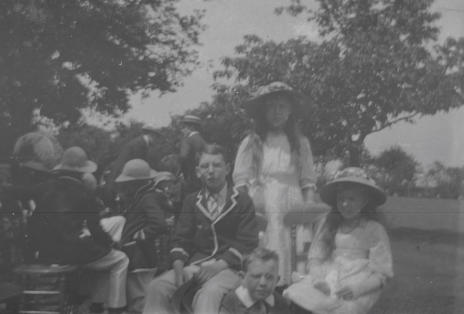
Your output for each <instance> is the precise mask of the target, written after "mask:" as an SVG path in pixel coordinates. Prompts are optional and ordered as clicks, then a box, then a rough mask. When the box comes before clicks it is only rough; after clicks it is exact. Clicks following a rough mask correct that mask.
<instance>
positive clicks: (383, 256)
mask: <svg viewBox="0 0 464 314" xmlns="http://www.w3.org/2000/svg"><path fill="white" fill-rule="evenodd" d="M372 239H373V240H374V241H375V242H376V243H375V245H374V246H372V247H371V248H370V249H369V268H370V269H371V270H372V272H373V273H377V274H380V275H381V276H380V277H381V279H382V280H383V282H385V281H386V279H387V278H391V277H393V258H392V253H391V247H390V240H389V238H388V234H387V232H386V231H385V228H384V227H383V226H382V225H381V224H379V223H375V228H374V234H373V235H372Z"/></svg>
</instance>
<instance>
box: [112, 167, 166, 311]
mask: <svg viewBox="0 0 464 314" xmlns="http://www.w3.org/2000/svg"><path fill="white" fill-rule="evenodd" d="M167 180H171V177H168V176H167V174H166V173H162V172H157V171H155V170H153V169H151V168H150V166H149V164H148V163H147V162H146V161H144V160H142V159H132V160H129V161H128V162H126V164H125V165H124V167H123V169H122V172H121V174H120V175H119V176H118V177H117V178H116V180H115V182H116V187H117V190H118V192H119V194H120V195H121V199H122V201H123V204H124V208H125V209H124V211H123V214H124V217H125V224H124V228H123V230H122V236H121V240H120V244H121V247H122V250H123V251H124V252H126V254H127V255H128V257H129V260H130V264H129V271H130V273H129V276H128V281H127V294H128V310H129V311H130V313H134V314H135V313H141V311H142V309H143V305H144V299H145V288H146V286H147V285H148V283H149V282H150V281H151V279H152V278H153V276H154V275H155V274H156V273H159V272H162V271H164V270H166V268H167V267H168V260H167V259H168V258H169V255H168V254H169V252H168V247H169V243H168V242H169V239H170V233H171V229H172V225H173V223H174V220H173V218H172V216H173V214H172V210H171V207H170V204H169V202H168V199H167V197H166V195H165V194H164V192H163V191H161V190H159V189H157V188H156V185H162V184H163V183H162V182H165V181H167Z"/></svg>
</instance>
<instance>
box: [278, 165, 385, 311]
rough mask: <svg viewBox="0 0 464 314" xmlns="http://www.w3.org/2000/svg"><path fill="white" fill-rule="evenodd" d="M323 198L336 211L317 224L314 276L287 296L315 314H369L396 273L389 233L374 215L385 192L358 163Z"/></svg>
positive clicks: (312, 255) (312, 256)
mask: <svg viewBox="0 0 464 314" xmlns="http://www.w3.org/2000/svg"><path fill="white" fill-rule="evenodd" d="M321 198H322V200H323V201H324V202H326V203H327V204H329V205H330V206H331V207H332V210H331V211H330V212H329V213H328V214H326V215H325V216H324V217H322V219H321V220H320V221H319V223H318V224H317V225H318V226H317V228H316V233H315V236H314V239H313V242H312V244H311V248H310V250H309V255H308V268H309V274H308V275H307V276H306V277H304V278H303V279H302V280H301V281H299V282H297V283H295V284H293V285H291V286H290V287H289V288H288V289H287V290H286V291H285V292H284V295H285V296H286V297H288V298H289V299H290V300H291V301H293V302H294V303H296V304H297V305H299V306H300V307H302V308H304V309H306V310H309V311H311V312H312V313H315V314H329V313H330V314H366V313H368V311H369V310H370V309H371V307H372V306H373V305H374V303H375V302H376V301H377V299H378V297H379V295H380V293H381V291H382V288H383V287H384V285H385V283H386V281H387V279H388V278H391V277H392V276H393V267H392V256H391V249H390V242H389V238H388V235H387V233H386V231H385V229H384V227H383V226H382V225H381V224H380V223H378V222H376V221H375V220H374V219H373V218H374V217H375V215H374V214H375V208H376V207H377V206H379V205H381V204H383V203H384V202H385V200H386V197H385V194H384V193H383V191H382V190H381V189H380V188H378V187H377V186H376V185H375V183H374V182H373V181H372V180H371V179H370V178H369V177H368V176H367V175H366V173H365V172H364V171H363V170H362V169H360V168H354V167H352V168H346V169H344V170H342V171H341V172H339V173H338V174H337V175H336V177H335V179H334V180H332V181H331V182H329V183H328V184H327V185H326V186H325V187H324V188H323V189H322V191H321Z"/></svg>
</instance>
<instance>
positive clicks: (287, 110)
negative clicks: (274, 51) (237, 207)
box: [233, 82, 316, 284]
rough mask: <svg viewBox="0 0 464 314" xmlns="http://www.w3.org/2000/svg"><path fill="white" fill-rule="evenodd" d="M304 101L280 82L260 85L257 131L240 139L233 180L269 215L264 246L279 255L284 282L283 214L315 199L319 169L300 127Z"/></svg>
mask: <svg viewBox="0 0 464 314" xmlns="http://www.w3.org/2000/svg"><path fill="white" fill-rule="evenodd" d="M299 109H300V107H299V102H298V100H297V97H296V94H295V93H294V92H293V90H292V88H291V87H290V86H288V85H286V84H284V83H281V82H274V83H271V84H269V85H266V86H263V87H261V88H260V89H259V90H258V92H257V94H256V96H255V97H253V98H252V99H251V100H250V101H249V102H248V103H247V104H246V110H247V112H248V113H249V114H250V115H251V117H252V118H253V119H254V122H255V130H254V132H252V133H251V134H249V135H248V136H247V137H245V139H244V140H243V141H242V142H241V144H240V146H239V149H238V152H237V157H236V160H235V168H234V171H233V179H234V183H235V186H236V187H237V188H239V189H242V190H245V191H247V192H248V193H249V194H250V196H251V197H252V199H253V202H254V205H255V208H256V211H257V213H258V214H262V215H264V216H265V218H266V219H267V228H266V231H265V233H264V235H263V238H262V243H261V245H262V246H264V247H266V248H269V249H271V250H274V251H276V252H277V253H278V254H279V257H280V261H279V263H280V264H279V273H280V278H281V282H280V283H281V284H288V283H289V282H290V274H291V264H290V256H291V254H290V253H291V252H290V236H289V231H288V230H285V227H284V224H283V221H284V216H285V214H287V213H288V212H289V211H291V210H295V211H299V210H300V211H301V210H304V209H305V208H307V207H308V206H309V204H310V203H312V202H313V195H314V194H313V193H314V188H315V180H316V178H315V173H314V168H313V158H312V153H311V148H310V145H309V141H308V139H307V138H306V137H305V136H303V135H302V134H301V133H300V132H299V130H298V128H297V116H298V113H299Z"/></svg>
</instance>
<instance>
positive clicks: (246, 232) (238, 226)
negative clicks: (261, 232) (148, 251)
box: [171, 189, 258, 269]
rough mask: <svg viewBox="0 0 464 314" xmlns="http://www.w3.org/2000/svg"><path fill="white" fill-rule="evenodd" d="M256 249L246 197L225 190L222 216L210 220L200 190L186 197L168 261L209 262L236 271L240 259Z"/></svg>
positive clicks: (254, 226) (255, 229) (253, 220)
mask: <svg viewBox="0 0 464 314" xmlns="http://www.w3.org/2000/svg"><path fill="white" fill-rule="evenodd" d="M257 245H258V227H257V221H256V216H255V209H254V207H253V202H252V200H251V199H250V197H249V196H248V194H245V193H241V192H239V191H238V190H236V189H229V191H228V197H227V201H226V205H225V206H224V209H223V211H222V214H221V215H220V216H219V217H217V218H216V219H215V220H212V219H211V217H210V216H209V213H208V210H207V209H206V197H205V192H204V191H203V190H202V191H200V192H197V193H193V194H190V195H188V196H187V197H186V199H185V201H184V205H183V208H182V212H181V213H180V216H179V221H178V222H177V225H176V230H175V233H174V240H173V249H172V250H171V258H172V260H177V259H180V260H183V261H184V262H189V263H200V262H201V261H206V260H208V259H211V258H216V259H222V260H224V261H226V262H227V263H228V264H229V266H230V267H231V268H234V269H240V268H241V265H242V260H243V257H244V256H245V255H246V254H249V253H250V252H251V251H253V249H255V248H256V247H257Z"/></svg>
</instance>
